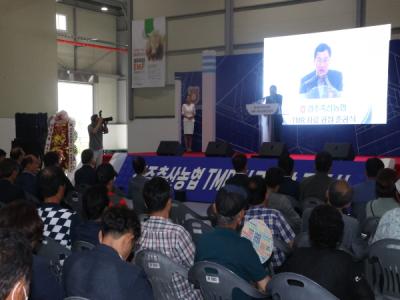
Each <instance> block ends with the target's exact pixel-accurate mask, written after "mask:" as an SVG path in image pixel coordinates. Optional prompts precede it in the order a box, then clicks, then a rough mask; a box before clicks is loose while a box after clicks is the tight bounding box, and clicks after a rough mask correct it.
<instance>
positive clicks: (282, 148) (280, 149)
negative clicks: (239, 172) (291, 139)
mask: <svg viewBox="0 0 400 300" xmlns="http://www.w3.org/2000/svg"><path fill="white" fill-rule="evenodd" d="M287 154H289V152H288V150H287V147H286V144H285V143H279V142H266V143H262V144H261V146H260V151H259V152H258V155H259V157H280V156H281V155H287Z"/></svg>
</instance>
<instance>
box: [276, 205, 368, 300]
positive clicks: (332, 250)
mask: <svg viewBox="0 0 400 300" xmlns="http://www.w3.org/2000/svg"><path fill="white" fill-rule="evenodd" d="M343 228H344V224H343V218H342V216H341V215H340V213H339V211H338V210H337V209H335V208H334V207H332V206H329V205H320V206H317V207H316V208H314V209H313V211H312V213H311V216H310V220H309V229H310V231H309V233H310V240H311V245H312V247H311V248H297V249H295V250H294V252H293V253H292V255H291V256H290V257H289V258H288V259H287V260H286V262H285V263H284V265H283V266H282V268H281V272H294V273H298V274H301V275H304V276H306V277H308V278H310V279H312V280H314V281H315V282H316V283H318V284H320V285H321V286H323V287H324V288H326V289H327V290H329V291H330V292H331V293H332V294H334V295H335V296H336V297H338V298H339V299H341V300H354V299H357V300H367V299H368V300H369V299H375V297H374V294H373V292H372V291H371V288H370V287H369V285H368V283H367V282H366V280H365V279H364V278H363V277H362V274H360V273H358V272H357V266H356V263H355V262H354V261H353V259H352V256H351V255H350V254H348V253H346V252H344V251H341V250H337V249H336V247H337V245H338V244H339V243H340V240H341V238H342V235H343Z"/></svg>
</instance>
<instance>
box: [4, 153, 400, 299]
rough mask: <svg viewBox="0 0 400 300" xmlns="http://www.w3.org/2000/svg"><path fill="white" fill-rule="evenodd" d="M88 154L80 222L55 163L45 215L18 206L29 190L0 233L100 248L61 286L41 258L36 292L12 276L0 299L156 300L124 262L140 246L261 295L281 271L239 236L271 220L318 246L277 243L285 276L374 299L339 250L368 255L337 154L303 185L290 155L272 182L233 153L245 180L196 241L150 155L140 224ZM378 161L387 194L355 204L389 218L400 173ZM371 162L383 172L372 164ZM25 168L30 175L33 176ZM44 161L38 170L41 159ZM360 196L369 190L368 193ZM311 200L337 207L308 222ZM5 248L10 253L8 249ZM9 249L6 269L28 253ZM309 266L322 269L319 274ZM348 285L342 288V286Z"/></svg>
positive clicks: (281, 235)
mask: <svg viewBox="0 0 400 300" xmlns="http://www.w3.org/2000/svg"><path fill="white" fill-rule="evenodd" d="M85 151H86V152H85ZM85 151H84V152H83V153H82V162H83V167H82V168H81V169H79V170H78V171H77V172H76V173H75V183H76V185H75V187H76V188H77V189H78V190H82V191H83V196H82V213H81V217H79V216H78V214H77V213H76V212H75V211H73V210H72V209H71V207H67V205H68V203H64V204H63V201H64V200H65V198H66V193H65V192H66V190H67V189H68V185H69V184H70V182H69V180H68V179H67V178H66V176H65V174H64V173H63V172H62V170H61V169H60V168H59V167H57V166H56V165H52V166H47V167H45V168H44V169H43V170H41V171H40V173H39V176H38V177H36V178H37V187H39V188H38V194H37V195H38V198H39V199H40V204H39V205H38V208H37V209H36V208H35V205H33V204H32V203H30V202H27V201H24V202H21V201H16V199H21V198H25V199H27V197H26V194H27V193H28V192H27V191H25V194H24V195H23V196H21V194H20V195H19V196H17V197H16V198H14V199H11V200H9V201H3V200H2V202H4V203H5V204H7V203H8V205H7V206H5V207H4V208H2V209H1V210H0V228H2V230H1V232H0V235H4V236H5V238H4V239H5V240H7V239H9V240H13V241H14V242H16V243H21V240H23V239H22V238H21V237H20V236H19V235H18V234H16V233H14V232H13V231H14V230H18V231H19V232H22V233H23V235H24V236H25V237H26V238H28V240H29V244H30V249H31V250H30V252H31V253H36V252H35V251H36V248H37V246H38V245H39V244H40V242H39V241H40V239H41V236H42V234H43V235H44V236H45V237H47V238H51V239H54V240H56V241H57V242H59V243H60V244H61V245H64V246H66V247H69V248H70V247H71V245H72V243H73V242H74V241H78V240H83V241H88V242H90V243H92V244H94V245H97V247H96V248H95V249H94V250H92V251H88V252H84V253H74V254H73V255H72V256H70V257H69V258H68V259H67V260H66V261H65V263H64V267H63V271H62V272H63V276H62V286H60V285H59V284H58V283H57V282H56V281H54V280H55V279H54V275H53V274H52V273H51V272H50V271H49V267H48V266H47V265H46V263H47V262H43V261H42V262H41V261H40V258H38V256H37V255H34V258H33V273H32V274H33V275H32V282H31V285H30V287H31V288H30V292H29V289H28V288H27V284H28V283H29V276H28V275H26V276H25V277H24V276H22V275H21V276H20V277H18V276H17V277H15V278H13V279H12V280H10V281H9V285H8V288H6V289H5V290H4V291H0V293H3V294H1V295H0V299H7V297H6V296H7V295H11V294H12V295H14V294H15V293H25V294H28V293H29V294H30V299H62V297H63V296H64V293H65V294H66V296H83V297H86V298H89V299H109V298H112V299H128V298H132V297H133V296H137V297H138V298H142V299H152V291H151V286H150V285H149V283H148V282H147V279H146V276H145V274H144V273H143V271H142V270H141V269H139V268H138V267H136V266H134V265H133V264H130V263H127V262H125V261H126V260H127V259H128V257H130V253H131V251H132V248H133V247H134V243H135V242H136V246H135V248H136V251H140V250H145V249H152V250H156V251H159V252H161V253H164V254H165V255H167V256H169V257H170V258H171V259H173V260H174V261H175V262H177V263H179V264H181V265H183V266H185V267H187V268H190V267H191V266H192V265H193V263H194V262H195V261H201V260H210V261H215V262H217V263H219V264H221V265H224V266H225V267H227V268H229V269H231V270H232V271H233V272H235V273H236V274H238V275H239V276H241V277H242V278H244V279H246V280H247V281H249V282H254V283H256V286H257V287H258V288H259V289H261V290H266V289H267V283H268V281H269V280H270V278H271V275H272V274H271V273H270V272H269V269H268V268H265V266H263V265H261V263H260V261H259V259H258V256H257V254H256V252H255V250H254V249H253V247H252V245H251V243H250V242H249V241H248V240H245V239H244V238H241V237H240V236H239V234H238V233H237V232H238V229H239V228H240V227H241V226H242V224H243V221H246V220H250V219H253V218H256V219H261V220H263V221H264V222H265V223H266V225H267V226H268V227H269V228H270V230H271V232H272V234H273V236H274V237H275V238H277V239H279V240H281V241H283V242H285V243H287V244H288V245H289V246H290V247H291V246H292V245H293V243H294V239H295V236H296V234H300V233H301V232H302V231H304V232H305V233H306V241H305V243H306V244H308V245H307V246H309V247H310V246H311V248H299V249H297V250H296V251H295V252H294V253H293V254H292V255H291V256H290V257H286V254H285V253H284V252H283V251H282V250H281V249H278V248H277V247H276V246H275V248H274V251H273V254H272V257H271V261H270V262H271V265H272V267H273V268H274V269H275V270H276V271H294V272H298V273H302V274H304V275H306V276H308V277H310V278H311V279H313V280H315V281H316V282H318V283H320V284H321V285H322V286H324V287H326V288H327V289H328V290H330V291H331V292H332V293H334V294H335V295H337V296H338V297H339V298H340V299H356V298H357V299H373V298H371V290H370V288H369V287H368V285H367V284H366V282H365V281H364V280H363V279H362V278H363V277H362V274H361V273H359V272H358V271H357V269H356V268H355V265H354V263H353V260H352V256H351V255H350V254H347V253H345V252H342V251H339V250H337V249H336V246H337V245H338V244H340V245H341V246H342V247H343V248H344V249H345V250H346V251H348V252H350V253H351V254H352V255H353V256H355V257H362V256H363V255H364V254H365V253H364V252H363V251H365V245H364V244H363V241H361V240H359V237H360V232H359V230H360V225H359V223H358V221H357V220H356V219H353V218H352V217H349V216H347V215H346V213H345V211H344V209H346V208H348V207H350V205H351V203H352V199H357V197H356V196H357V187H355V188H354V189H352V188H351V187H350V186H349V185H348V184H347V183H346V182H345V181H336V180H333V179H332V178H331V177H329V175H328V172H329V170H330V167H331V165H332V159H331V157H330V155H329V154H327V153H320V154H318V155H317V157H316V171H317V173H316V174H315V175H314V176H311V177H309V178H306V179H304V180H303V182H302V183H301V184H298V183H297V182H296V181H293V180H292V179H291V175H292V173H293V166H294V162H293V160H292V159H291V158H290V157H288V156H285V157H281V158H280V159H279V162H278V165H279V167H280V168H270V169H269V170H267V172H266V176H265V179H264V178H262V177H259V176H253V177H251V178H248V177H247V174H246V173H247V160H246V159H245V157H244V156H242V155H236V156H235V157H233V159H232V162H233V166H234V168H235V170H236V175H235V176H234V177H232V178H231V179H230V180H229V181H227V183H226V186H225V187H224V188H223V189H221V190H220V191H219V192H218V194H217V197H216V199H215V203H214V205H213V206H211V207H210V209H209V213H210V215H211V216H213V217H215V222H216V225H217V226H216V229H215V230H214V231H212V232H211V233H209V234H204V235H203V236H202V237H201V238H200V239H199V240H198V241H197V242H196V245H195V244H194V242H193V241H192V238H191V236H190V234H189V233H188V232H187V231H186V230H185V229H184V228H183V227H182V226H180V225H177V224H174V223H172V222H171V220H169V215H170V211H171V209H172V191H171V188H170V186H169V184H168V183H167V181H165V180H164V179H162V178H159V177H155V178H153V179H151V180H150V181H148V180H147V179H145V177H144V176H143V175H144V173H145V169H146V168H145V167H146V165H145V161H144V159H143V158H137V159H135V160H134V162H133V167H134V169H135V172H136V174H137V176H136V177H134V178H133V179H132V180H131V182H130V185H129V194H128V195H132V196H134V197H138V199H135V201H134V203H135V207H134V209H135V210H136V209H137V203H141V204H142V206H143V207H142V208H141V209H143V210H146V211H147V213H148V214H149V216H150V218H149V219H148V220H147V221H145V222H144V223H142V225H141V224H140V222H139V221H138V218H137V216H136V214H135V213H134V212H133V211H132V210H130V209H128V208H126V207H125V206H128V207H129V206H130V208H132V206H133V204H132V203H130V205H129V199H124V198H123V197H122V195H121V194H120V193H118V190H117V191H116V189H115V187H113V179H114V177H115V175H116V173H115V171H114V169H113V168H112V166H111V165H109V164H103V165H101V166H99V167H98V169H97V170H95V169H94V165H93V164H92V161H91V157H92V155H91V153H90V150H85ZM84 156H85V157H84ZM56 161H58V158H57V160H56ZM378 161H379V162H380V163H381V161H380V160H378V159H370V160H369V161H368V162H367V164H366V165H367V175H368V177H369V180H371V181H373V180H374V177H375V176H376V192H377V196H378V198H377V199H375V198H376V196H374V195H372V194H371V195H369V196H371V199H369V198H368V199H367V197H363V196H362V197H360V198H359V199H361V200H360V201H355V200H354V203H364V204H365V203H367V202H368V201H369V202H372V204H370V203H369V204H367V205H366V206H364V209H365V210H366V215H369V214H368V206H369V207H370V209H371V213H372V212H373V214H374V215H378V214H379V215H382V214H383V211H384V210H385V208H386V209H390V208H392V206H391V204H390V205H389V204H387V203H389V202H390V203H392V202H394V203H395V204H396V205H397V206H396V207H398V206H399V205H398V204H397V203H398V202H397V200H395V199H396V197H398V193H396V189H395V179H396V176H395V175H396V173H395V172H394V177H393V176H392V175H393V172H391V171H390V170H388V169H382V170H381V171H379V172H378V171H376V172H375V173H374V172H372V171H371V169H373V168H375V169H378V168H380V169H381V168H383V164H382V166H381V165H380V164H379V162H378ZM21 163H22V161H21ZM4 164H5V165H7V164H8V165H12V167H9V170H10V169H11V170H12V171H11V175H10V172H8V173H7V172H6V169H7V168H5V167H4V168H3V166H4ZM28 164H32V163H28ZM371 164H372V165H373V166H375V167H371ZM21 165H22V164H21ZM26 165H27V164H25V165H24V169H23V170H24V171H22V173H23V172H25V170H26ZM37 165H38V167H37V169H36V172H37V171H38V169H39V166H40V163H37ZM89 167H90V168H91V169H89ZM14 171H16V173H17V174H18V171H19V170H18V169H17V168H15V164H14V165H13V164H11V162H10V161H9V159H4V160H3V161H2V162H0V177H1V180H3V179H6V180H8V181H9V182H10V183H13V182H15V180H16V179H15V178H16V177H17V175H16V174H14ZM22 173H20V174H22ZM32 173H34V172H32ZM376 173H379V174H376ZM6 175H8V176H6ZM373 175H375V176H373ZM10 179H11V180H10ZM135 179H138V180H135ZM67 180H68V182H69V184H68V182H67ZM237 187H239V189H238V188H237ZM72 189H73V187H72ZM361 190H362V192H365V189H362V188H361ZM389 190H390V191H391V192H392V193H391V194H390V193H389ZM0 192H1V189H0ZM380 192H382V194H379V193H380ZM0 195H2V194H0ZM287 196H289V197H287ZM392 196H393V197H392ZM310 197H315V198H318V199H319V200H320V201H321V203H326V204H329V205H322V206H319V207H318V209H317V208H315V209H309V210H307V209H306V210H305V211H304V212H303V216H302V218H301V213H302V211H301V210H300V211H297V210H296V207H297V206H296V203H293V201H295V202H299V203H300V204H302V203H304V201H305V200H306V199H309V198H310ZM379 197H380V198H379ZM381 198H382V199H389V200H390V201H389V200H388V201H386V200H382V199H381ZM28 200H30V198H29V197H28ZM378 201H381V202H382V205H381V202H378ZM383 203H385V204H383ZM63 206H64V207H63ZM110 206H112V207H111V208H110ZM382 206H383V207H382ZM11 212H13V213H11ZM82 219H83V220H82ZM21 220H24V221H23V222H22V221H21ZM24 222H25V224H22V223H24ZM34 224H36V225H34ZM5 228H7V230H5ZM23 228H28V229H25V230H24V229H23ZM10 229H11V231H10ZM378 232H379V228H378ZM378 232H377V235H378ZM375 237H376V236H375ZM0 240H1V238H0ZM0 246H1V247H3V246H4V247H5V248H7V245H1V244H0ZM300 249H301V250H300ZM305 249H308V250H305ZM4 253H5V254H4V255H5V256H4V257H3V254H2V256H1V257H0V263H1V264H2V263H3V261H5V260H8V259H10V257H12V255H22V254H21V253H7V251H6V250H5V252H4ZM25 254H26V253H25ZM7 255H8V256H7ZM29 259H32V258H29ZM29 259H28V258H27V259H26V262H29ZM35 261H36V263H35ZM10 264H11V265H12V262H10ZM310 265H313V266H314V268H310ZM333 265H334V266H338V265H340V266H341V267H340V268H336V271H335V272H332V273H331V274H330V276H323V275H324V274H325V273H324V272H327V270H331V269H332V266H333ZM4 266H6V264H5V265H4ZM21 272H22V271H21ZM22 273H23V272H22ZM22 273H21V274H22ZM28 273H29V272H28ZM28 273H27V274H28ZM51 278H52V279H51ZM339 279H340V282H341V284H337V282H338V280H339ZM360 279H361V280H360ZM0 280H3V278H0ZM51 280H53V281H54V284H52V288H50V289H49V288H46V286H47V285H48V284H49V283H50V282H52V281H51ZM173 282H174V287H175V289H176V291H177V293H178V295H179V299H202V296H201V293H200V291H199V290H196V289H194V287H193V286H192V285H191V284H189V282H187V280H186V279H184V278H181V277H179V276H177V275H176V276H175V278H174V280H173ZM7 293H8V294H7ZM41 293H44V295H41ZM2 295H5V297H2ZM21 295H23V294H21ZM21 299H22V298H21ZM234 299H243V295H237V298H236V297H234Z"/></svg>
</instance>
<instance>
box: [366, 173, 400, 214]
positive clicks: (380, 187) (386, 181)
mask: <svg viewBox="0 0 400 300" xmlns="http://www.w3.org/2000/svg"><path fill="white" fill-rule="evenodd" d="M396 180H397V174H396V171H395V170H392V169H389V168H385V169H382V170H380V171H379V172H378V175H377V177H376V196H377V197H378V198H376V199H374V200H371V201H369V202H368V203H367V205H366V208H365V209H366V216H367V218H369V217H382V216H383V214H384V213H385V212H387V211H389V210H391V209H393V208H397V207H400V204H399V201H400V195H399V194H398V193H396V187H395V183H396Z"/></svg>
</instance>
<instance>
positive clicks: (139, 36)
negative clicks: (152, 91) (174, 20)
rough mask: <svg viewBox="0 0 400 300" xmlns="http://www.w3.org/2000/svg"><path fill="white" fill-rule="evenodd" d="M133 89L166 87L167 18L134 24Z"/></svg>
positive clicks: (139, 21) (135, 22)
mask: <svg viewBox="0 0 400 300" xmlns="http://www.w3.org/2000/svg"><path fill="white" fill-rule="evenodd" d="M132 35H133V36H132V51H133V53H132V68H133V72H132V87H133V88H145V87H164V86H165V65H166V63H165V61H166V60H165V52H166V21H165V17H159V18H151V19H145V20H135V21H133V22H132Z"/></svg>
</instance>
